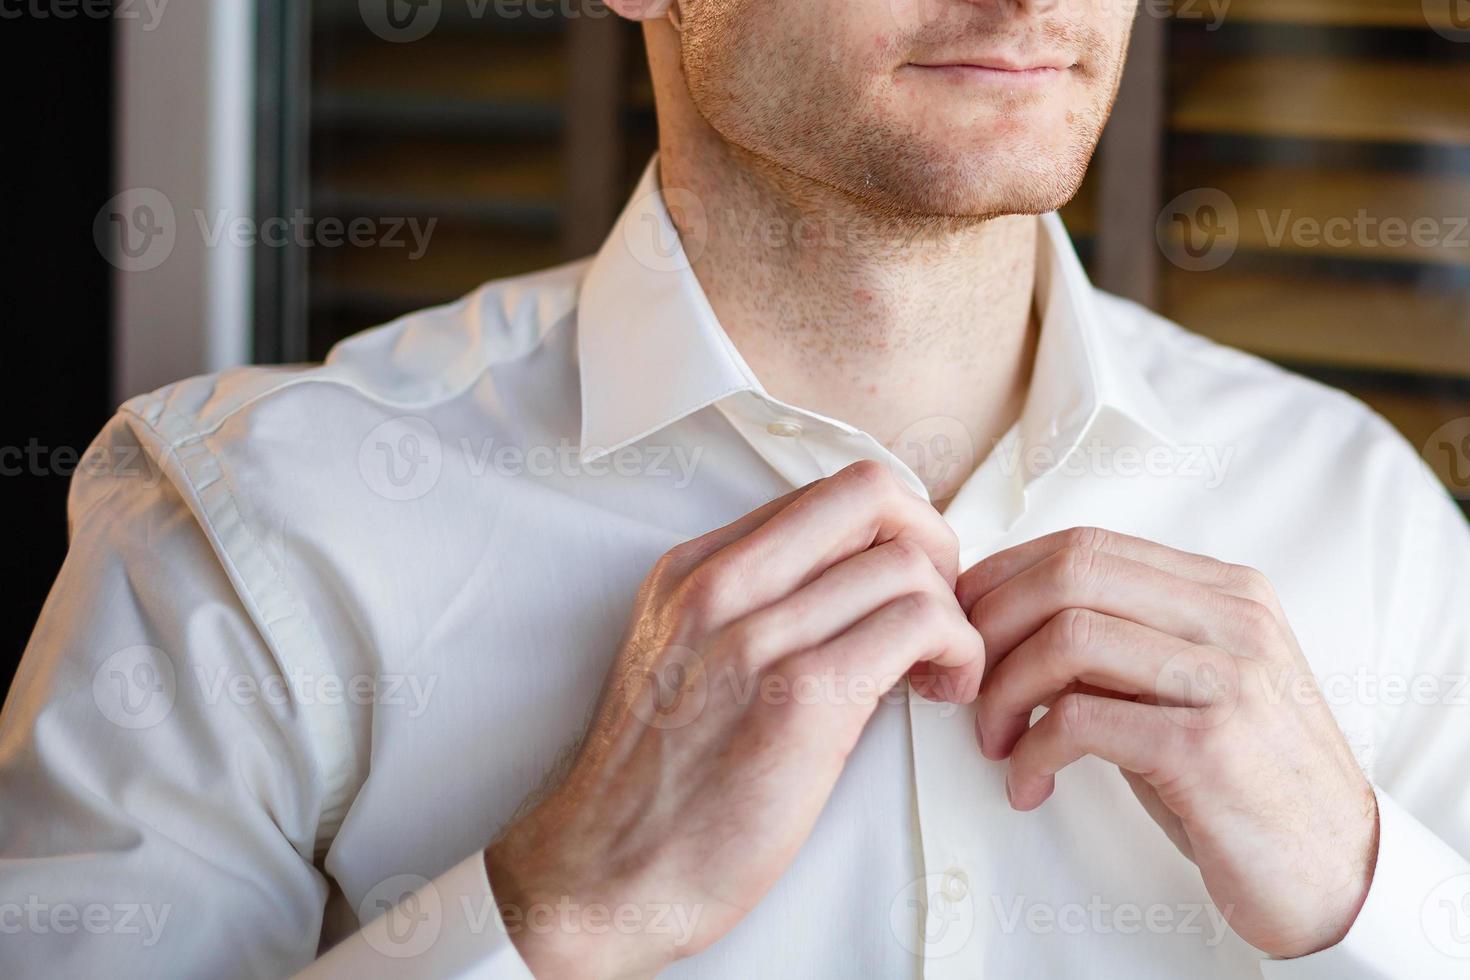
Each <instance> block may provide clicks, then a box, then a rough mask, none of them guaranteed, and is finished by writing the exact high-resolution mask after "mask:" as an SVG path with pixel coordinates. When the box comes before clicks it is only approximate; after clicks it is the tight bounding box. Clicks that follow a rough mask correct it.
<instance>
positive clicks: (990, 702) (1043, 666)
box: [975, 609, 1229, 759]
mask: <svg viewBox="0 0 1470 980" xmlns="http://www.w3.org/2000/svg"><path fill="white" fill-rule="evenodd" d="M1228 659H1229V655H1228V654H1226V653H1224V652H1223V651H1221V650H1216V649H1214V648H1213V647H1203V646H1197V645H1195V644H1192V643H1189V642H1187V641H1185V640H1181V639H1179V638H1178V637H1177V636H1170V635H1169V634H1167V633H1161V632H1159V631H1158V630H1155V629H1151V628H1149V627H1147V626H1140V625H1139V624H1138V623H1134V622H1132V621H1130V620H1126V619H1119V618H1117V617H1116V616H1105V615H1103V614H1102V613H1098V612H1093V611H1092V610H1088V609H1064V610H1063V611H1062V612H1060V613H1058V614H1057V615H1055V616H1053V617H1052V618H1051V619H1050V620H1048V621H1047V623H1046V625H1045V626H1043V627H1042V628H1041V629H1039V630H1037V631H1036V632H1035V633H1033V634H1032V635H1031V636H1029V637H1027V638H1026V639H1025V640H1024V641H1023V642H1022V643H1021V644H1020V646H1018V647H1016V649H1015V650H1013V651H1011V653H1010V655H1009V656H1007V657H1005V658H1004V659H1002V660H1001V661H1000V663H998V664H997V665H996V667H995V669H994V671H992V672H991V673H990V674H988V675H987V676H986V679H985V682H984V685H983V687H982V692H981V693H982V697H981V699H980V707H979V711H978V713H977V714H976V718H975V723H976V727H977V734H978V735H979V739H980V748H981V751H982V752H983V753H984V754H985V756H986V757H987V758H990V759H1004V758H1005V757H1006V756H1007V755H1009V754H1010V753H1011V750H1012V749H1013V748H1014V747H1015V744H1016V741H1017V740H1018V739H1019V738H1020V737H1021V736H1022V735H1024V734H1025V733H1026V728H1027V725H1029V724H1030V721H1031V715H1032V713H1033V712H1034V711H1035V710H1036V709H1037V708H1039V707H1041V706H1042V705H1044V704H1047V703H1048V702H1050V701H1052V700H1053V699H1056V698H1058V697H1059V696H1060V695H1061V694H1063V693H1065V692H1066V691H1067V690H1068V689H1071V688H1074V687H1075V686H1077V685H1084V686H1086V687H1089V688H1091V689H1095V690H1101V691H1105V692H1109V693H1115V694H1125V695H1134V696H1137V695H1144V696H1147V697H1148V698H1149V699H1150V700H1151V701H1155V702H1159V703H1164V704H1171V705H1187V706H1190V707H1204V706H1206V705H1208V704H1209V703H1210V701H1211V698H1212V696H1213V695H1214V693H1215V692H1214V691H1213V690H1212V689H1210V688H1207V687H1205V686H1202V685H1196V684H1190V685H1186V686H1183V687H1180V686H1178V685H1174V684H1171V683H1166V681H1168V680H1170V679H1171V678H1172V676H1173V675H1174V673H1175V672H1178V671H1183V672H1185V675H1186V676H1187V677H1196V676H1203V675H1205V674H1206V673H1207V672H1209V671H1215V672H1216V674H1217V675H1220V676H1223V675H1224V674H1225V673H1227V672H1228V671H1229V666H1228V665H1224V664H1222V661H1224V660H1228ZM1166 675H1168V676H1166Z"/></svg>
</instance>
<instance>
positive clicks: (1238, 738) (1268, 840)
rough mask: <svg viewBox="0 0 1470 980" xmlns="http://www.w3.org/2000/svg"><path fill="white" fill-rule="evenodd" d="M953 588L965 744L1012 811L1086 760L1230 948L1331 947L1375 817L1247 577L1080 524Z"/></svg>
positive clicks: (1372, 836) (1374, 833) (1293, 654)
mask: <svg viewBox="0 0 1470 980" xmlns="http://www.w3.org/2000/svg"><path fill="white" fill-rule="evenodd" d="M957 592H958V596H959V599H960V604H961V606H962V607H963V608H965V609H966V610H968V611H969V613H970V621H971V622H972V623H973V624H974V625H975V628H976V629H978V630H979V631H980V635H981V637H983V638H984V640H985V648H986V660H987V665H986V677H985V682H984V685H983V687H982V688H981V694H980V705H979V714H978V717H977V727H978V733H977V734H978V735H979V738H980V743H981V750H982V751H983V752H984V754H985V755H986V757H987V758H990V759H996V760H1000V759H1005V758H1007V757H1009V758H1010V768H1009V771H1008V772H1007V774H1006V789H1007V793H1008V794H1009V796H1010V799H1011V805H1012V806H1014V807H1015V808H1016V809H1018V810H1032V809H1035V808H1036V807H1038V806H1040V805H1041V804H1042V803H1043V802H1045V801H1046V799H1047V798H1048V797H1049V796H1051V794H1052V791H1053V789H1054V788H1055V785H1056V774H1057V773H1058V772H1059V771H1060V770H1062V769H1064V768H1065V767H1067V766H1068V765H1071V764H1072V763H1073V762H1076V761H1077V760H1078V759H1081V758H1082V757H1084V756H1088V755H1095V756H1097V757H1099V758H1101V759H1105V760H1107V761H1109V762H1112V763H1114V764H1116V765H1117V766H1118V767H1119V769H1120V770H1121V771H1122V773H1123V776H1124V777H1125V778H1126V779H1127V780H1128V783H1129V785H1130V786H1132V788H1133V791H1134V793H1135V794H1136V795H1137V796H1138V799H1139V801H1140V802H1141V803H1142V804H1143V806H1144V808H1145V809H1146V810H1147V811H1148V813H1149V815H1150V816H1151V817H1153V819H1154V821H1155V822H1157V823H1158V825H1159V826H1160V827H1162V828H1163V830H1164V832H1165V833H1166V834H1167V835H1168V836H1169V838H1170V839H1171V840H1172V841H1173V842H1174V844H1175V845H1176V846H1177V847H1178V848H1179V850H1180V851H1181V852H1182V853H1183V854H1184V855H1185V856H1186V857H1188V858H1189V859H1190V860H1192V861H1193V862H1194V863H1195V864H1196V865H1197V866H1198V867H1199V870H1200V874H1201V875H1202V876H1203V878H1204V883H1205V887H1206V888H1207V889H1208V891H1209V893H1210V897H1211V899H1212V900H1213V901H1214V903H1215V904H1216V906H1218V907H1219V908H1220V909H1221V911H1222V913H1223V914H1224V915H1225V916H1226V918H1227V919H1228V920H1229V922H1230V924H1231V927H1232V928H1233V929H1234V930H1235V931H1236V932H1237V933H1238V934H1239V935H1240V936H1241V937H1242V938H1243V939H1245V940H1246V942H1248V943H1250V944H1251V945H1253V946H1255V947H1256V948H1258V949H1260V950H1262V951H1264V952H1266V953H1269V954H1271V955H1273V956H1279V957H1294V956H1302V955H1305V954H1308V953H1313V952H1316V951H1318V950H1322V949H1326V948H1327V947H1329V946H1332V945H1335V944H1336V943H1338V942H1340V941H1341V940H1342V938H1343V937H1344V936H1345V935H1347V932H1348V929H1349V928H1350V927H1351V926H1352V924H1353V921H1354V920H1355V919H1356V918H1357V915H1358V911H1359V910H1360V909H1361V908H1362V905H1363V901H1364V899H1365V898H1366V897H1367V894H1368V887H1369V885H1370V883H1371V880H1372V875H1373V867H1374V863H1375V858H1376V852H1377V846H1378V814H1377V805H1376V802H1375V800H1374V796H1373V790H1372V788H1371V787H1370V786H1369V784H1368V781H1367V779H1366V778H1365V777H1364V775H1363V772H1362V770H1361V769H1360V768H1359V766H1358V764H1357V761H1356V760H1355V759H1354V758H1353V755H1352V752H1351V750H1350V749H1349V748H1348V745H1347V741H1346V740H1345V739H1344V738H1343V735H1342V732H1341V730H1340V729H1339V728H1338V726H1337V723H1336V721H1335V719H1334V718H1333V716H1332V713H1331V711H1330V710H1329V709H1328V708H1327V706H1326V704H1325V702H1324V700H1323V699H1322V698H1321V696H1320V692H1318V688H1317V686H1316V680H1315V678H1313V676H1312V673H1311V668H1310V667H1309V666H1308V664H1307V661H1306V658H1305V657H1303V655H1302V652H1301V649H1300V647H1299V646H1298V645H1297V641H1296V638H1295V637H1294V636H1293V635H1292V632H1291V628H1290V627H1289V626H1288V625H1287V622H1286V617H1285V615H1284V614H1283V613H1282V611H1281V606H1280V603H1279V602H1278V601H1277V599H1276V594H1275V591H1274V590H1273V589H1272V588H1271V585H1270V583H1269V582H1267V581H1266V579H1265V577H1264V576H1263V575H1261V574H1260V573H1259V572H1256V571H1254V570H1253V569H1249V568H1245V567H1242V566H1239V565H1229V564H1226V563H1224V562H1220V561H1216V560H1214V559H1212V558H1207V557H1204V556H1201V555H1193V554H1188V553H1185V552H1180V551H1175V550H1174V549H1172V548H1167V547H1165V546H1163V545H1160V544H1155V543H1153V542H1149V541H1144V540H1141V539H1138V538H1130V537H1126V536H1123V535H1118V534H1112V533H1110V532H1106V531H1100V530H1097V529H1093V528H1080V529H1075V530H1071V531H1064V532H1061V533H1058V534H1053V535H1049V536H1047V537H1043V538H1038V539H1037V540H1034V541H1031V542H1028V543H1027V544H1023V545H1019V546H1017V547H1015V548H1011V549H1008V550H1006V551H1002V552H999V553H998V554H995V555H992V556H991V557H990V558H987V559H986V560H985V561H983V562H981V563H979V564H978V565H976V566H974V567H973V568H971V569H970V570H969V571H968V572H966V573H965V574H964V575H962V576H961V577H960V582H959V586H958V590H957ZM1304 695H1305V696H1304ZM1042 705H1047V706H1049V707H1050V709H1051V710H1050V711H1048V712H1047V714H1046V715H1045V716H1044V717H1043V718H1042V719H1040V720H1039V721H1038V722H1037V723H1036V724H1035V725H1031V724H1030V718H1031V715H1032V712H1033V711H1034V710H1035V709H1036V708H1038V707H1040V706H1042Z"/></svg>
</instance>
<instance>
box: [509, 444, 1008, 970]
mask: <svg viewBox="0 0 1470 980" xmlns="http://www.w3.org/2000/svg"><path fill="white" fill-rule="evenodd" d="M958 550H959V549H958V544H957V542H956V540H955V537H954V534H953V532H952V531H951V530H950V528H949V526H948V525H946V524H945V523H944V521H943V519H942V518H941V517H940V516H939V514H938V512H937V511H935V510H934V508H933V507H932V506H930V505H929V504H928V503H927V502H926V501H924V500H922V499H921V498H919V497H917V496H915V495H914V494H912V493H910V492H909V491H908V490H907V489H905V488H904V487H903V485H902V484H900V483H899V482H898V480H897V479H896V478H895V477H894V476H892V475H891V474H890V473H889V472H888V470H887V469H886V468H885V467H883V466H881V465H880V464H877V463H867V462H865V463H857V464H854V465H853V466H850V467H848V468H847V469H845V470H843V471H842V472H841V473H838V474H836V475H835V476H833V477H830V478H828V479H826V480H822V481H819V482H817V483H814V484H811V485H810V486H808V487H805V488H803V489H801V490H798V491H796V492H795V493H792V494H790V495H789V496H786V497H783V498H781V499H779V500H776V501H773V502H771V503H770V504H767V505H766V506H765V507H762V508H761V509H759V510H757V511H754V512H752V513H751V514H748V515H746V516H745V517H744V518H742V519H741V520H739V521H736V522H735V523H734V524H731V525H729V526H728V527H725V528H721V529H719V530H717V531H713V532H711V533H709V534H706V535H705V536H703V537H701V538H696V539H695V540H693V541H690V542H688V543H686V544H682V545H679V546H678V547H676V548H674V549H673V550H672V551H670V552H669V553H668V554H666V555H664V556H663V558H662V559H660V561H659V562H658V564H657V565H656V566H655V568H654V570H653V572H652V573H651V574H650V575H649V577H648V578H647V579H646V580H645V581H644V583H643V586H642V588H641V589H640V591H639V593H638V599H637V602H636V603H635V606H634V612H633V621H632V625H631V627H630V628H629V631H628V635H627V638H626V639H625V640H624V643H623V646H622V649H621V650H620V652H619V654H618V657H617V661H616V663H615V664H614V665H613V668H612V671H611V672H610V673H609V675H608V679H607V683H606V686H605V687H604V690H603V694H602V698H601V701H600V703H599V706H598V710H597V714H596V717H595V720H594V721H593V723H592V726H591V728H590V730H589V731H588V733H587V737H586V739H585V740H584V742H583V745H582V748H581V750H580V754H579V755H578V757H577V759H576V761H575V762H574V763H573V765H572V768H571V771H570V772H569V774H568V775H567V777H566V779H565V781H564V782H563V783H562V784H561V785H560V786H558V787H556V788H555V789H553V790H552V791H551V792H550V793H549V795H548V796H547V797H546V798H545V799H544V800H543V801H542V802H541V803H540V804H539V805H538V806H537V807H536V808H535V809H533V810H532V811H531V812H530V813H529V814H527V815H526V816H525V817H524V818H522V819H521V820H519V821H517V822H516V823H515V824H514V825H512V826H511V827H510V828H509V829H508V830H507V831H506V832H505V834H504V836H503V837H502V838H501V839H500V840H499V841H498V842H496V843H495V844H493V845H492V846H491V847H490V848H489V849H488V850H487V851H486V864H487V867H488V869H489V872H490V880H491V884H492V887H493V888H494V891H495V893H496V899H497V901H498V902H499V903H501V905H502V908H507V907H508V908H509V909H512V910H515V911H516V912H518V913H520V915H525V916H527V920H526V921H527V922H528V923H531V925H527V926H523V927H522V928H519V929H512V939H513V941H514V942H515V944H516V946H517V948H518V949H519V951H520V953H521V955H522V957H523V958H524V959H525V960H526V963H527V965H528V966H529V967H530V968H531V970H532V971H533V972H534V973H536V974H537V975H545V976H557V977H560V976H569V975H574V976H648V975H652V974H654V973H656V972H658V971H659V970H660V969H662V968H663V967H665V966H667V965H668V964H669V963H671V962H673V961H674V960H676V959H679V958H680V957H683V956H690V955H693V954H695V953H697V952H699V951H701V950H703V949H705V948H706V947H708V946H709V945H710V944H712V943H713V942H715V941H716V940H717V939H719V938H720V937H721V936H723V935H724V934H725V933H727V932H729V931H730V929H731V928H733V927H734V925H735V924H736V923H737V922H738V921H739V920H740V919H741V918H742V917H743V916H745V915H746V913H748V912H749V911H750V910H751V909H752V908H754V907H755V905H756V903H757V902H758V901H760V899H761V897H762V896H763V895H764V894H765V893H766V891H767V890H769V889H770V887H771V886H772V885H773V884H774V883H775V881H776V879H777V878H778V877H780V875H781V873H782V872H783V871H784V870H785V869H786V868H787V866H788V865H790V863H791V862H792V860H793V859H794V858H795V857H796V853H797V851H798V850H799V849H800V848H801V846H802V844H803V842H805V840H806V838H807V837H808V835H809V834H810V833H811V830H812V826H813V825H814V824H815V822H816V819H817V816H818V814H819V813H820V812H821V810H822V807H823V806H824V805H825V803H826V801H827V798H828V796H830V795H831V792H832V788H833V786H834V785H835V784H836V782H837V777H838V776H839V775H840V774H841V772H842V769H843V766H844V765H845V763H846V760H847V757H848V754H849V753H851V751H852V750H853V748H854V746H855V745H856V744H857V741H858V738H859V736H860V735H861V734H862V731H863V728H864V726H865V725H866V724H867V721H868V719H869V717H871V716H872V714H873V712H874V710H875V709H876V707H877V705H878V704H879V703H880V699H881V697H882V696H883V695H884V694H885V693H886V692H887V691H888V690H889V689H891V688H892V687H893V686H894V685H895V684H896V683H897V682H898V681H899V680H901V679H903V677H904V676H905V674H909V675H910V677H911V679H912V680H913V682H914V686H915V689H916V690H919V691H920V692H921V693H923V694H925V695H926V696H928V697H931V698H935V699H941V698H942V699H943V700H948V701H954V702H957V703H968V702H970V701H973V700H974V699H975V697H976V695H977V694H978V692H979V689H980V681H981V674H982V672H983V670H984V664H985V655H984V648H983V644H982V641H981V639H980V635H979V633H978V632H977V631H976V630H975V629H974V627H972V626H971V625H970V623H969V622H968V621H967V620H966V618H965V615H964V612H963V611H962V610H961V609H960V606H959V602H958V600H957V599H956V598H955V594H954V585H955V579H956V576H957V574H958V557H959V556H958ZM765 685H771V686H765ZM804 691H805V692H808V696H801V695H802V692H804ZM812 691H815V692H817V696H816V697H812V696H809V695H810V692H812ZM767 692H777V695H776V696H772V695H771V694H770V693H767ZM558 903H560V904H558ZM573 905H574V906H575V907H577V908H579V909H583V910H586V909H589V908H601V909H602V910H604V911H603V914H604V916H610V915H615V914H616V913H617V912H618V910H619V909H620V908H629V907H632V908H637V909H648V908H651V907H659V908H673V909H676V910H680V911H682V912H683V914H684V915H685V916H686V920H685V921H692V922H693V923H694V926H693V930H692V935H689V936H686V937H677V936H675V935H670V934H668V933H667V932H666V931H662V930H654V931H649V930H643V931H638V932H636V933H633V934H629V933H630V932H631V930H626V929H623V930H620V929H617V928H609V927H607V923H609V922H616V919H615V918H604V920H603V924H604V928H603V929H601V930H599V934H597V935H592V934H589V933H588V931H587V930H586V929H585V928H579V927H578V925H579V924H577V923H566V922H563V921H558V920H557V919H556V918H555V917H554V916H553V917H552V918H551V921H550V923H549V924H547V923H546V922H545V920H544V919H543V920H542V922H543V925H542V927H541V928H536V927H535V925H534V923H535V921H536V919H535V917H534V916H530V915H528V910H530V909H532V908H533V907H537V906H539V907H540V908H541V909H546V907H547V906H550V908H551V909H557V908H563V909H565V908H570V907H572V906H573ZM680 938H683V939H686V940H687V942H684V943H683V944H680V943H679V942H678V940H679V939H680Z"/></svg>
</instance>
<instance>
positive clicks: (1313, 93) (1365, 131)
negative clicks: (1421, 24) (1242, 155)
mask: <svg viewBox="0 0 1470 980" xmlns="http://www.w3.org/2000/svg"><path fill="white" fill-rule="evenodd" d="M1273 2H1274V0H1273ZM1467 92H1470V62H1443V63H1439V62H1431V61H1415V62H1408V61H1375V60H1369V59H1364V60H1346V59H1342V58H1330V57H1322V56H1306V55H1301V56H1297V55H1292V56H1280V55H1261V56H1255V57H1231V58H1221V59H1218V60H1211V61H1205V62H1202V63H1200V64H1198V65H1191V66H1190V67H1189V70H1188V71H1187V72H1181V73H1180V74H1179V76H1178V85H1177V87H1176V90H1175V92H1174V108H1173V112H1172V114H1171V117H1170V122H1171V124H1172V125H1173V127H1174V128H1175V129H1176V130H1180V131H1183V132H1191V133H1233V134H1243V135H1250V136H1275V137H1304V138H1311V139H1334V140H1361V141H1370V142H1409V143H1430V144H1438V145H1452V146H1470V97H1467V94H1466V93H1467Z"/></svg>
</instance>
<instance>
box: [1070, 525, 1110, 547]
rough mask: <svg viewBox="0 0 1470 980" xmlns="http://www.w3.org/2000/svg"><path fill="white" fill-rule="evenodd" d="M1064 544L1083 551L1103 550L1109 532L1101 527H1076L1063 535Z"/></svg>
mask: <svg viewBox="0 0 1470 980" xmlns="http://www.w3.org/2000/svg"><path fill="white" fill-rule="evenodd" d="M1062 540H1063V544H1064V546H1065V547H1068V548H1079V549H1081V550H1083V551H1101V550H1103V548H1104V547H1106V546H1107V543H1108V532H1107V531H1104V530H1103V529H1102V528H1100V527H1074V528H1070V529H1069V530H1068V531H1067V533H1066V534H1065V535H1063V538H1062Z"/></svg>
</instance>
